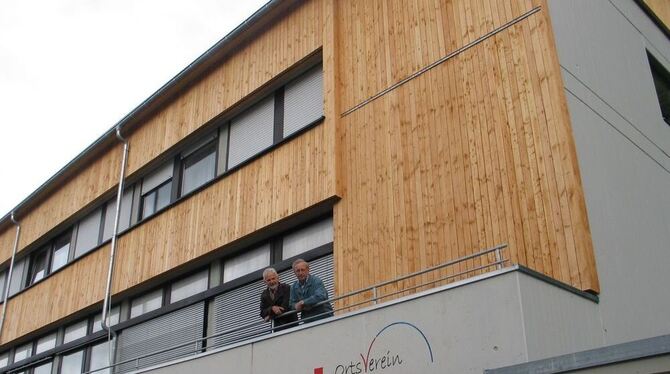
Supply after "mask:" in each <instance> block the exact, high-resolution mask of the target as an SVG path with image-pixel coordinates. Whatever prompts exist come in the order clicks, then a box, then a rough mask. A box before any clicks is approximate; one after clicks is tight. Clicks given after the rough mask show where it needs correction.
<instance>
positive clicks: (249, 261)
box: [223, 244, 270, 282]
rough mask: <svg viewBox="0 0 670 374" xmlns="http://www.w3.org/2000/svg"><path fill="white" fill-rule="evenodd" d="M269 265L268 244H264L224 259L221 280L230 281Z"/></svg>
mask: <svg viewBox="0 0 670 374" xmlns="http://www.w3.org/2000/svg"><path fill="white" fill-rule="evenodd" d="M269 265H270V244H265V245H262V246H260V247H258V248H255V249H252V250H250V251H247V252H244V253H242V254H240V255H238V256H235V257H232V258H230V259H228V260H226V261H225V262H224V265H223V281H224V282H228V281H231V280H233V279H235V278H239V277H241V276H243V275H246V274H249V273H251V272H252V271H254V270H258V269H262V268H264V267H266V266H269Z"/></svg>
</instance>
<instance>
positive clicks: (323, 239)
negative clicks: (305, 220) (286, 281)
mask: <svg viewBox="0 0 670 374" xmlns="http://www.w3.org/2000/svg"><path fill="white" fill-rule="evenodd" d="M332 241H333V218H332V217H330V218H328V219H325V220H323V221H320V222H317V223H315V224H313V225H310V226H307V227H305V228H304V229H300V230H298V231H295V232H293V233H290V234H288V235H286V236H284V239H283V243H282V259H283V260H286V259H287V258H290V257H293V256H297V255H299V254H300V253H303V252H306V251H309V250H310V249H314V248H317V247H320V246H322V245H324V244H328V243H332Z"/></svg>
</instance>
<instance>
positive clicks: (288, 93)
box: [283, 65, 323, 137]
mask: <svg viewBox="0 0 670 374" xmlns="http://www.w3.org/2000/svg"><path fill="white" fill-rule="evenodd" d="M321 117H323V70H322V67H321V65H319V66H316V67H313V68H312V69H310V70H308V71H307V72H306V73H304V74H303V75H301V76H300V77H298V78H297V79H295V80H293V81H292V82H290V83H288V84H287V85H286V88H285V90H284V134H283V135H284V137H287V136H289V135H291V134H293V133H294V132H296V131H298V130H300V129H301V128H303V127H305V126H307V125H309V124H311V123H313V122H315V121H316V120H318V119H320V118H321Z"/></svg>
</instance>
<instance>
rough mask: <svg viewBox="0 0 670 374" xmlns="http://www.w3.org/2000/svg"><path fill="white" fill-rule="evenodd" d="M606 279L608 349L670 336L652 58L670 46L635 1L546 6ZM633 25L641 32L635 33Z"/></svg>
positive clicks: (664, 134)
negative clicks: (650, 58) (649, 58)
mask: <svg viewBox="0 0 670 374" xmlns="http://www.w3.org/2000/svg"><path fill="white" fill-rule="evenodd" d="M549 11H550V15H551V18H552V24H553V26H554V34H555V36H556V43H557V49H558V55H559V59H560V63H561V67H562V76H563V83H564V85H565V91H564V92H566V96H567V99H568V108H569V112H570V115H571V120H572V121H571V123H572V130H573V132H574V137H575V144H576V149H577V156H578V158H579V167H580V172H581V179H582V184H583V187H584V194H585V198H586V206H587V210H588V218H589V226H590V230H591V237H592V240H593V245H594V252H595V256H596V266H597V268H598V278H599V280H600V286H601V294H600V304H599V308H600V318H601V319H602V322H603V326H604V328H605V333H604V342H605V344H617V343H623V342H627V341H631V340H636V339H644V338H648V337H653V336H658V335H663V334H670V325H669V324H668V323H667V320H668V318H667V317H666V316H668V315H670V298H668V297H659V295H665V294H667V285H668V284H670V272H668V270H667V264H669V263H670V251H668V248H669V247H668V243H670V194H668V191H669V190H670V173H668V171H667V170H670V158H668V157H667V155H665V154H664V152H665V153H666V154H670V127H669V126H668V125H667V124H666V123H665V122H664V121H663V119H662V118H661V113H660V110H659V108H658V100H657V97H656V92H655V88H654V85H653V81H652V76H651V72H650V68H649V63H648V61H647V50H649V51H650V52H652V53H653V54H654V56H656V57H659V59H660V60H661V61H662V62H664V63H665V64H666V67H670V41H669V40H668V38H667V36H665V35H663V34H662V33H661V32H660V30H659V29H658V27H657V26H655V25H654V24H653V23H652V22H651V20H650V19H649V17H648V16H646V15H645V14H644V12H643V11H642V10H641V8H640V7H639V6H638V5H637V4H635V2H633V1H578V0H573V1H567V0H560V1H559V0H555V1H550V2H549ZM631 22H633V23H634V24H632V23H631Z"/></svg>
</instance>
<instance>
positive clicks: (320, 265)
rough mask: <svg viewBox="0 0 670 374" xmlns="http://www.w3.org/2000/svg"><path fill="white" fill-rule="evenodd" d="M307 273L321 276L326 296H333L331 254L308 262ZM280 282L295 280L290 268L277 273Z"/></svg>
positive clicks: (333, 278) (333, 284)
mask: <svg viewBox="0 0 670 374" xmlns="http://www.w3.org/2000/svg"><path fill="white" fill-rule="evenodd" d="M309 273H310V274H314V275H316V276H318V277H319V278H321V280H322V281H323V285H324V286H326V290H328V297H329V298H331V299H332V298H333V297H335V277H334V274H333V255H332V254H330V255H328V256H324V257H321V258H319V259H316V260H313V261H310V262H309ZM279 280H280V281H281V282H282V283H286V284H293V282H295V281H296V277H295V274H293V271H292V270H291V269H288V270H284V271H282V272H281V273H280V274H279Z"/></svg>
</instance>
